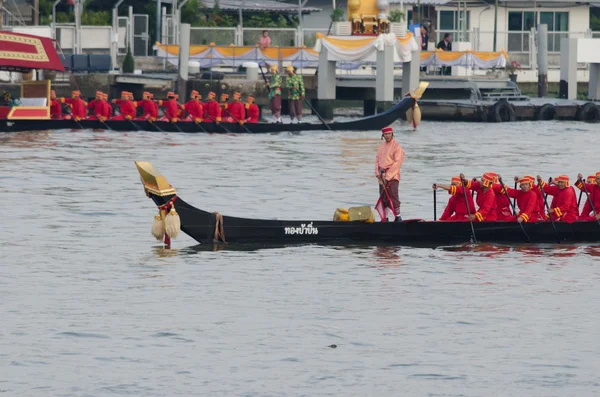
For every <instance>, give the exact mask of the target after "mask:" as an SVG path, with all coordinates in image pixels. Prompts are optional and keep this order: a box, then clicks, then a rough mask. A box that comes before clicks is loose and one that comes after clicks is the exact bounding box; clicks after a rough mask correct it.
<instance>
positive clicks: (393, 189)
mask: <svg viewBox="0 0 600 397" xmlns="http://www.w3.org/2000/svg"><path fill="white" fill-rule="evenodd" d="M387 192H388V194H389V195H390V198H391V199H392V203H391V204H392V205H390V202H389V200H388V196H387V194H385V193H383V186H381V185H379V195H380V196H381V198H382V200H381V201H383V205H384V206H385V207H387V208H393V209H394V211H396V216H400V198H399V196H398V180H397V179H392V180H391V181H389V182H388V184H387Z"/></svg>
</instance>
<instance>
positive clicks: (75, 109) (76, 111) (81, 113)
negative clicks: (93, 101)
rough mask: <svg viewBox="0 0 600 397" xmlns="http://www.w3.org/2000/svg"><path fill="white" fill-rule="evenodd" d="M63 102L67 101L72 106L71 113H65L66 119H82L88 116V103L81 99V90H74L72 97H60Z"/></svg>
mask: <svg viewBox="0 0 600 397" xmlns="http://www.w3.org/2000/svg"><path fill="white" fill-rule="evenodd" d="M59 101H60V102H61V103H66V104H67V105H69V107H70V108H71V114H70V115H65V117H64V119H65V120H71V119H73V120H75V121H80V120H82V119H84V118H85V116H87V109H86V106H87V104H86V103H85V101H84V100H83V99H81V91H79V90H77V91H73V92H71V98H60V100H59Z"/></svg>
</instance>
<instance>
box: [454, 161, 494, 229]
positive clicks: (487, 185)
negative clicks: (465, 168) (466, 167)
mask: <svg viewBox="0 0 600 397" xmlns="http://www.w3.org/2000/svg"><path fill="white" fill-rule="evenodd" d="M494 177H495V175H494V173H491V172H486V173H485V174H483V176H482V177H481V182H479V181H466V180H465V176H464V174H460V179H461V180H464V181H465V186H466V187H467V188H469V189H471V190H473V191H474V192H476V193H477V199H476V202H477V205H478V206H479V209H478V210H477V212H475V213H474V214H471V215H470V216H469V220H470V221H474V222H494V221H496V217H497V214H496V195H495V193H494V190H493V185H494Z"/></svg>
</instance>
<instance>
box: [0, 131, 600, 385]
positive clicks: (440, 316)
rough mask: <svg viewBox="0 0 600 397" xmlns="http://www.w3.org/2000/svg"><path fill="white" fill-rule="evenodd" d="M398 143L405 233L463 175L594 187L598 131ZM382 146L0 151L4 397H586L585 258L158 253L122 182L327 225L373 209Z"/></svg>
mask: <svg viewBox="0 0 600 397" xmlns="http://www.w3.org/2000/svg"><path fill="white" fill-rule="evenodd" d="M397 127H398V128H399V130H400V131H399V133H398V134H397V139H398V140H399V142H400V143H401V144H402V145H403V147H404V149H405V151H406V155H407V158H406V161H405V163H404V165H403V167H402V181H401V184H400V190H401V193H400V195H401V199H402V202H403V205H402V214H403V216H404V217H406V218H416V217H418V218H427V219H431V218H432V215H433V214H432V199H431V198H432V194H431V187H430V186H431V183H432V182H435V181H437V182H442V181H445V182H447V181H448V180H449V179H450V177H451V176H452V175H455V174H458V173H459V172H464V173H465V174H466V175H467V176H473V175H481V173H483V172H485V171H488V170H491V171H497V172H500V173H501V174H503V175H504V176H505V179H507V180H510V179H512V176H514V175H523V174H524V173H530V174H533V175H535V174H537V173H540V174H542V175H543V176H544V177H547V176H550V175H553V176H556V175H558V174H559V173H568V174H569V175H571V176H572V177H575V175H576V174H577V173H578V172H582V173H584V174H586V173H591V172H595V171H597V170H598V169H600V161H599V160H598V154H597V153H598V148H597V142H598V137H599V136H600V135H599V134H600V127H599V126H598V125H591V124H580V123H573V122H561V123H558V122H545V123H510V124H461V123H454V124H450V123H424V124H423V125H422V126H421V127H420V128H419V130H418V131H416V132H413V131H409V130H407V129H406V127H402V126H400V125H398V126H397ZM379 136H380V134H379V133H378V132H377V131H375V132H359V133H357V132H348V133H342V132H340V133H326V132H321V133H319V132H317V133H306V134H288V133H282V134H276V135H262V136H248V135H238V136H232V135H202V134H199V135H184V134H168V135H167V134H159V133H139V132H131V133H127V134H122V133H107V132H91V131H87V132H70V131H56V132H53V133H51V134H44V133H31V134H27V133H20V134H0V186H1V188H0V189H1V193H0V198H1V201H2V203H3V205H4V211H3V216H2V222H1V226H0V244H1V245H0V246H1V250H2V253H1V256H0V257H1V266H0V307H1V309H2V311H1V324H2V326H1V327H0V395H6V396H114V395H131V396H175V395H177V396H399V395H414V396H492V395H494V396H496V395H502V396H592V395H598V394H599V392H600V380H599V378H600V376H599V375H598V374H599V373H600V315H599V308H598V302H599V301H600V262H599V260H598V259H599V258H600V245H598V246H593V245H585V246H563V245H561V246H517V247H506V246H495V245H468V246H460V247H446V248H439V249H423V248H410V247H374V246H363V247H359V246H356V247H318V246H302V247H287V248H277V249H262V250H254V251H239V250H233V249H231V247H230V248H227V249H225V250H212V249H209V250H204V249H202V248H201V247H198V246H196V244H195V242H194V241H193V240H192V239H190V238H189V237H187V236H181V237H179V238H178V239H177V240H175V242H174V245H173V249H171V250H165V249H163V248H161V246H160V244H158V243H157V242H156V241H155V240H154V239H153V237H152V236H151V235H150V227H151V225H152V221H153V215H154V214H155V208H154V206H153V204H152V202H151V201H150V200H148V199H147V198H146V197H145V196H144V193H143V190H142V187H141V184H140V181H139V176H138V173H137V171H136V169H135V167H134V164H133V161H134V160H147V161H151V162H152V163H153V164H154V166H155V167H156V168H157V169H158V170H160V171H161V172H162V173H163V174H164V175H165V176H166V177H167V179H168V181H169V182H170V183H171V184H172V185H173V186H174V187H176V188H177V190H178V194H179V195H180V196H182V198H184V199H185V200H186V201H188V202H189V203H191V204H193V205H196V206H198V207H200V208H203V209H207V210H210V211H219V212H221V213H224V214H231V215H239V216H247V217H265V218H280V219H281V218H291V219H301V218H312V219H329V218H330V217H331V216H332V215H333V212H334V210H335V208H336V207H348V206H353V205H361V204H371V205H373V204H374V203H375V201H376V199H377V186H376V183H375V179H374V164H373V162H374V159H375V152H376V150H377V146H378V145H379V143H380V141H379ZM586 175H587V174H586ZM439 196H440V204H439V206H438V208H439V211H440V212H441V209H443V205H442V203H441V202H444V203H445V201H446V198H447V195H443V194H440V195H439ZM333 344H335V345H337V348H330V347H328V346H329V345H333Z"/></svg>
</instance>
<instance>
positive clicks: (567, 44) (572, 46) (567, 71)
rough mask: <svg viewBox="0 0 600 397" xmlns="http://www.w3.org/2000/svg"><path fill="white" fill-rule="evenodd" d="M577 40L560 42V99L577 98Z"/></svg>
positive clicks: (562, 40)
mask: <svg viewBox="0 0 600 397" xmlns="http://www.w3.org/2000/svg"><path fill="white" fill-rule="evenodd" d="M577 40H578V39H567V38H565V39H561V40H560V88H559V94H558V95H559V97H560V98H566V99H576V98H577Z"/></svg>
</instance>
